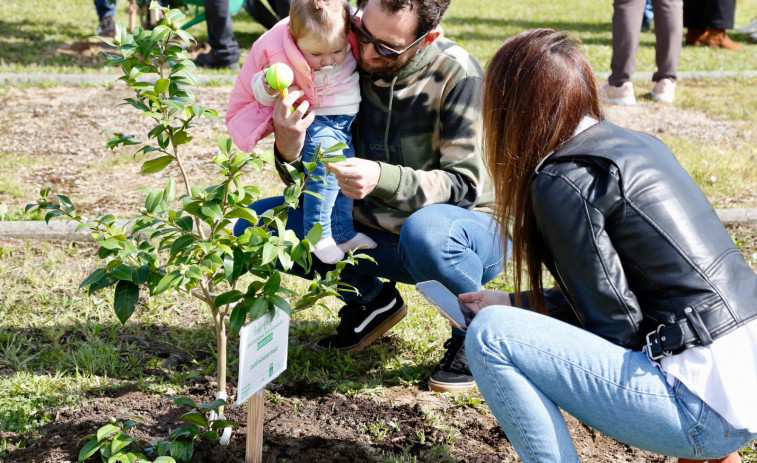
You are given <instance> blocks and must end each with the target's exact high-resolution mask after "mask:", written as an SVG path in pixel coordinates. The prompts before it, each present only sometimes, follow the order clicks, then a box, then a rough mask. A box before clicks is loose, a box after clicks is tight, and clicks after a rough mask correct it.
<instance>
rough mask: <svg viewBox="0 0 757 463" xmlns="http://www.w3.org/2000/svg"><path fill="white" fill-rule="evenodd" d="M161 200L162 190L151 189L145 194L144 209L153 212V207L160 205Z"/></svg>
mask: <svg viewBox="0 0 757 463" xmlns="http://www.w3.org/2000/svg"><path fill="white" fill-rule="evenodd" d="M162 201H163V192H162V191H160V190H152V191H150V193H148V194H147V198H145V209H147V212H151V213H152V212H155V209H157V208H158V206H160V203H161V202H162Z"/></svg>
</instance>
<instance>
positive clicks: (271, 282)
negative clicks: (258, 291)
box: [263, 272, 281, 295]
mask: <svg viewBox="0 0 757 463" xmlns="http://www.w3.org/2000/svg"><path fill="white" fill-rule="evenodd" d="M280 287H281V274H280V273H279V272H275V273H274V274H272V275H271V276H270V277H269V278H268V281H266V282H265V285H263V292H264V293H266V294H268V295H273V294H276V292H277V291H278V290H279V288H280Z"/></svg>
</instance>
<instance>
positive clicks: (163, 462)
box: [152, 455, 176, 463]
mask: <svg viewBox="0 0 757 463" xmlns="http://www.w3.org/2000/svg"><path fill="white" fill-rule="evenodd" d="M152 463H176V460H174V459H173V458H171V457H169V456H165V455H163V456H162V457H158V458H156V459H154V460H153V461H152Z"/></svg>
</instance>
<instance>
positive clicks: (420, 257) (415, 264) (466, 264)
mask: <svg viewBox="0 0 757 463" xmlns="http://www.w3.org/2000/svg"><path fill="white" fill-rule="evenodd" d="M283 203H284V201H283V198H282V197H280V196H278V197H273V198H266V199H261V200H259V201H256V202H254V203H253V204H252V205H250V207H251V208H252V209H253V210H255V212H256V213H258V214H262V213H263V212H265V211H266V210H268V209H271V208H273V207H275V206H280V205H281V204H283ZM302 223H303V221H302V208H298V209H291V210H290V211H289V215H288V218H287V228H289V229H291V230H293V231H294V233H295V234H296V235H297V236H298V237H299V238H300V239H302V238H303V236H304V234H303V226H302ZM249 225H250V223H249V222H247V221H246V220H243V219H240V220H239V221H238V222H237V224H236V225H235V227H234V234H235V235H241V234H242V233H244V229H245V228H247V227H248V226H249ZM355 229H356V230H357V231H359V232H361V233H365V234H366V235H368V236H370V237H371V238H372V239H373V240H374V241H375V242H376V244H377V247H376V248H375V249H363V250H360V252H361V253H364V254H367V255H369V256H370V257H372V258H373V259H374V260H375V262H370V261H368V260H367V259H360V260H359V261H358V263H357V264H356V265H354V266H347V267H345V269H344V270H343V271H342V274H341V279H342V281H343V282H345V283H348V284H350V285H352V286H353V287H354V288H355V289H357V290H358V292H359V294H354V293H351V292H344V293H342V294H341V296H342V299H343V300H344V301H356V302H361V303H367V302H370V301H372V300H373V298H374V297H376V295H378V293H379V291H381V286H382V283H381V280H379V277H381V278H387V279H389V280H392V281H399V282H402V283H408V284H415V283H416V282H418V281H424V280H438V281H440V282H441V283H442V284H444V285H445V286H447V287H448V288H449V289H450V290H451V291H452V292H453V293H455V294H459V293H463V292H469V291H477V290H479V289H481V285H483V284H484V283H486V282H487V281H489V280H491V279H492V278H494V277H495V276H497V274H498V273H499V272H500V271H502V267H503V266H504V263H505V251H504V249H503V247H502V246H501V245H499V244H498V243H499V241H498V236H500V233H499V231H498V227H497V224H496V222H495V221H494V220H493V219H492V217H491V216H490V215H489V214H486V213H483V212H478V211H471V210H468V209H463V208H461V207H457V206H451V205H448V204H433V205H430V206H427V207H424V208H422V209H420V210H418V211H416V212H414V213H413V214H411V215H410V217H408V218H407V220H405V222H404V224H403V225H402V229H401V232H400V234H399V235H396V234H394V233H390V232H388V231H386V230H378V229H376V228H372V227H368V226H366V225H363V224H361V223H359V222H356V223H355ZM508 248H509V247H508ZM333 268H334V266H333V265H328V264H324V263H322V262H320V261H318V259H313V268H312V271H316V272H318V273H320V274H321V275H324V274H325V272H327V271H329V270H332V269H333ZM291 273H292V274H295V275H299V276H302V277H305V278H308V277H309V276H310V274H306V273H305V272H303V271H302V269H301V268H300V267H298V266H296V265H295V266H294V267H293V268H292V271H291Z"/></svg>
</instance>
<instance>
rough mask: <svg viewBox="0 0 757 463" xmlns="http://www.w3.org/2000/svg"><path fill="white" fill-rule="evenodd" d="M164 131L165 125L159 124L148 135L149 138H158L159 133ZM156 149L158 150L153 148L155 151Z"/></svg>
mask: <svg viewBox="0 0 757 463" xmlns="http://www.w3.org/2000/svg"><path fill="white" fill-rule="evenodd" d="M164 130H166V126H165V125H163V124H158V125H156V126H155V127H153V128H152V130H150V131H149V132H148V133H147V138H155V137H156V136H158V134H159V133H162V132H163V131H164ZM150 148H152V147H150ZM155 149H157V148H153V150H155Z"/></svg>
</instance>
